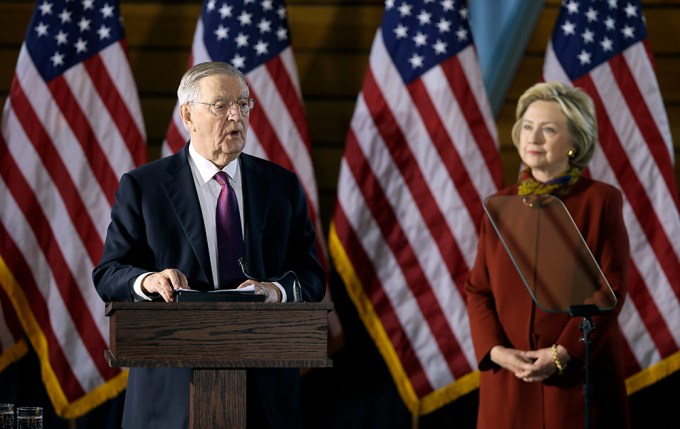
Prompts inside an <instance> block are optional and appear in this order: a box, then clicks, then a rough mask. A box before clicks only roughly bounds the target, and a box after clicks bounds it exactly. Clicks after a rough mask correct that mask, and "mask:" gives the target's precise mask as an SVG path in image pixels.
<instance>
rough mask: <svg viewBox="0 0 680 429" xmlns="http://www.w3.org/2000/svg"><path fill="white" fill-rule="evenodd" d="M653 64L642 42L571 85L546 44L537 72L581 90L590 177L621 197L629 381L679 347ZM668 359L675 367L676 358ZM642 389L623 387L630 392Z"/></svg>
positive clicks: (677, 267) (679, 261) (679, 245)
mask: <svg viewBox="0 0 680 429" xmlns="http://www.w3.org/2000/svg"><path fill="white" fill-rule="evenodd" d="M652 61H653V60H652V57H651V50H650V49H649V47H648V46H647V43H646V42H640V43H638V44H635V45H633V46H631V47H630V48H628V49H626V50H625V51H624V52H623V53H622V54H621V55H618V56H616V57H614V58H612V59H611V60H609V61H608V62H606V63H604V64H602V65H600V66H598V67H596V68H595V69H594V70H593V71H591V72H590V73H589V74H588V75H586V76H584V77H581V78H579V79H578V80H575V81H573V82H572V81H570V80H569V79H568V77H567V76H566V74H565V72H564V70H563V69H562V67H561V65H560V64H559V62H558V61H557V59H556V57H555V53H554V51H553V47H552V44H550V45H549V46H548V49H547V52H546V59H545V65H544V71H543V77H544V79H545V80H546V81H548V80H557V81H561V82H565V83H569V84H571V85H573V86H576V87H581V88H583V89H584V90H586V91H587V92H588V94H589V95H590V96H591V97H592V98H593V100H594V101H595V104H596V110H597V118H598V125H599V137H600V142H599V145H598V147H597V150H596V153H595V156H594V158H593V161H592V162H591V163H590V166H589V171H590V174H591V175H592V176H593V177H594V178H596V179H599V180H603V181H605V182H609V183H611V184H613V185H614V186H616V187H618V188H619V189H620V190H621V191H622V193H623V196H624V201H625V203H624V204H625V206H624V218H625V222H626V226H627V228H628V234H629V236H630V245H631V246H630V247H631V258H630V284H629V286H628V298H627V301H626V303H625V305H624V308H623V311H622V313H621V316H620V317H619V323H620V324H621V326H622V328H623V332H624V335H625V338H626V340H627V346H628V347H627V349H628V353H627V355H626V368H627V371H628V375H629V376H631V375H634V374H636V373H639V372H640V371H642V373H643V374H644V373H645V370H646V369H648V368H650V367H652V366H653V365H655V364H657V363H659V362H661V361H663V360H664V359H666V358H668V357H670V356H672V355H673V354H674V353H676V352H677V351H678V350H679V348H680V330H679V329H678V326H680V241H679V240H678V237H680V204H679V203H678V190H677V187H676V184H675V178H674V172H673V142H672V139H671V134H670V129H669V125H668V118H667V116H666V111H665V109H664V105H663V99H662V97H661V92H660V90H659V86H658V84H657V81H656V76H655V72H654V67H653V62H652ZM672 359H674V360H675V365H676V367H677V365H678V364H679V363H680V361H679V360H678V359H679V356H678V355H677V354H676V355H675V356H674V357H673V358H672ZM663 371H665V370H663ZM652 372H653V371H652ZM664 375H665V374H664ZM647 379H648V381H649V382H653V381H656V379H658V375H655V374H650V375H649V377H647ZM629 381H630V379H629ZM642 384H643V385H644V384H648V383H646V382H644V381H643V382H642ZM640 387H643V386H642V385H640V383H636V385H633V386H632V385H631V384H630V383H629V391H631V390H633V391H634V390H637V389H638V388H640Z"/></svg>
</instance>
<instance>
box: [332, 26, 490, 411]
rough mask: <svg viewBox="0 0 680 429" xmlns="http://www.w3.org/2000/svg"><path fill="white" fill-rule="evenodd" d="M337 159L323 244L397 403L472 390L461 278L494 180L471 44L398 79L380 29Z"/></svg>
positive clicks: (433, 402) (432, 403) (427, 404)
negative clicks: (333, 201)
mask: <svg viewBox="0 0 680 429" xmlns="http://www.w3.org/2000/svg"><path fill="white" fill-rule="evenodd" d="M369 62H370V65H369V68H368V71H367V73H366V76H365V79H364V84H363V88H362V92H361V93H360V94H359V97H358V100H357V104H356V107H355V111H354V115H353V118H352V122H351V129H350V132H349V135H348V137H347V142H346V147H345V154H344V157H343V159H342V163H341V168H340V177H339V181H338V196H337V205H336V209H335V213H334V217H333V226H332V228H331V240H330V249H331V255H332V256H333V259H334V262H335V264H336V266H337V268H338V271H339V272H340V273H341V275H342V277H343V280H344V281H345V284H346V285H347V288H348V291H349V293H350V296H351V297H352V299H353V301H354V303H355V305H356V306H357V308H358V310H359V313H360V315H361V317H362V319H363V321H364V323H365V325H366V326H367V327H368V329H369V332H370V333H371V335H372V336H373V338H374V339H375V340H376V343H377V345H378V348H379V350H380V351H381V353H382V354H383V356H384V358H385V360H386V361H387V364H388V367H389V368H390V371H391V372H392V375H393V376H394V378H395V381H396V384H397V386H398V388H399V390H400V393H401V394H402V397H403V398H404V400H405V402H406V405H407V406H408V407H409V409H411V410H412V411H413V412H417V413H422V412H428V411H431V410H432V409H434V408H436V407H437V406H441V405H443V404H444V403H446V402H448V401H449V400H452V399H454V398H455V397H457V396H460V395H461V394H463V393H466V392H467V391H469V390H471V388H473V387H474V383H467V384H465V386H462V385H460V386H458V385H457V384H456V382H457V381H459V380H461V379H462V378H464V377H465V376H466V375H467V374H470V373H471V372H472V371H473V370H474V369H475V368H476V359H475V356H474V352H473V347H472V340H471V337H470V329H469V323H468V319H467V312H466V306H465V296H464V282H465V279H466V276H467V273H468V271H469V269H470V267H471V266H472V264H473V262H474V258H475V253H476V244H477V238H478V236H477V231H478V224H479V222H480V220H481V218H482V216H483V208H482V201H483V199H484V198H485V197H486V196H487V195H489V194H491V193H493V192H495V191H496V190H497V189H498V187H500V185H501V182H502V178H501V165H500V159H499V156H498V143H497V135H496V128H495V124H494V121H493V116H492V114H491V109H490V107H489V105H488V100H487V98H486V92H485V90H484V85H483V82H482V78H481V73H480V71H479V66H478V62H477V57H476V53H475V50H474V47H472V46H470V47H468V48H466V49H464V50H463V51H461V52H460V53H459V54H458V55H457V56H455V57H453V58H451V59H449V60H447V61H444V62H443V63H441V64H440V65H439V66H436V67H434V68H432V69H431V70H429V71H428V72H426V73H425V74H424V75H423V76H422V77H421V78H420V79H418V80H416V81H414V82H412V83H410V84H408V85H404V82H403V81H402V79H401V77H400V75H399V73H398V71H397V69H396V67H395V66H394V64H393V63H392V60H391V58H390V56H389V54H388V52H387V51H386V48H385V45H384V42H383V40H382V35H381V32H380V30H379V31H378V32H377V34H376V37H375V40H374V42H373V47H372V49H371V55H370V60H369Z"/></svg>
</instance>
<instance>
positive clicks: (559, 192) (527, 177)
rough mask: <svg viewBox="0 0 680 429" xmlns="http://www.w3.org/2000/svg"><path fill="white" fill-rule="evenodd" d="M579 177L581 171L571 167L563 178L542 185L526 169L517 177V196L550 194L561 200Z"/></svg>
mask: <svg viewBox="0 0 680 429" xmlns="http://www.w3.org/2000/svg"><path fill="white" fill-rule="evenodd" d="M579 177H581V170H579V169H578V168H577V167H572V168H571V170H569V171H568V172H567V173H566V174H564V175H563V176H559V177H556V178H554V179H551V180H549V181H547V182H545V183H542V182H539V181H538V180H536V179H534V178H533V176H532V175H531V169H530V168H529V167H526V168H525V169H524V170H522V172H521V173H520V175H519V179H518V183H519V190H518V191H517V195H539V194H551V195H554V196H556V197H557V198H562V197H563V196H565V195H567V194H568V193H569V191H570V190H571V188H572V186H574V184H575V183H576V182H578V179H579Z"/></svg>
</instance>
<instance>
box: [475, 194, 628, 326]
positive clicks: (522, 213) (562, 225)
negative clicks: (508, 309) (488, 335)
mask: <svg viewBox="0 0 680 429" xmlns="http://www.w3.org/2000/svg"><path fill="white" fill-rule="evenodd" d="M484 210H485V211H486V214H487V216H488V217H489V219H490V220H491V223H492V225H493V227H494V229H495V230H496V233H497V234H498V237H499V238H500V240H501V242H502V243H503V246H504V247H505V250H506V251H507V253H508V256H509V257H510V259H511V260H512V263H513V264H514V265H515V268H516V269H517V272H518V273H519V275H520V277H521V278H522V281H523V282H524V284H525V286H526V288H527V290H528V291H529V293H530V294H531V297H532V299H533V300H534V302H536V304H537V305H538V306H539V307H540V308H541V309H543V310H545V311H549V312H559V313H562V312H565V313H566V312H572V311H573V309H574V308H577V307H592V308H594V307H595V306H596V307H597V308H596V310H597V311H605V310H611V309H612V308H614V306H615V305H616V296H615V295H614V292H613V291H612V289H611V286H610V285H609V282H607V279H606V278H605V276H604V274H603V273H602V270H601V269H600V266H599V265H598V264H597V261H595V258H594V257H593V255H592V253H591V251H590V249H589V248H588V245H587V244H586V242H585V240H584V239H583V237H582V235H581V232H580V231H579V229H578V227H577V226H576V224H574V220H573V219H572V217H571V215H570V214H569V211H568V210H567V208H566V207H565V206H564V204H563V203H562V201H561V200H560V199H559V198H556V197H554V196H552V195H546V194H542V195H526V196H520V195H497V196H492V197H489V198H487V199H486V200H485V201H484Z"/></svg>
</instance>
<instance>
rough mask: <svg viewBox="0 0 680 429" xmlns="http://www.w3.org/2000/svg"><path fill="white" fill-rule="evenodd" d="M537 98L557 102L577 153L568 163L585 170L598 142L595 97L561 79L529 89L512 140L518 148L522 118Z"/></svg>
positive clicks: (522, 97)
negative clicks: (565, 119)
mask: <svg viewBox="0 0 680 429" xmlns="http://www.w3.org/2000/svg"><path fill="white" fill-rule="evenodd" d="M534 101H554V102H556V103H558V104H559V105H560V110H562V113H564V116H566V117H567V126H568V129H569V135H570V136H571V143H572V144H573V145H574V152H575V154H574V156H573V157H570V158H569V165H570V166H572V167H577V168H579V169H580V170H583V169H584V168H585V167H586V166H587V165H588V162H590V160H591V159H592V157H593V153H595V144H596V143H597V139H598V137H597V118H596V117H595V106H594V104H593V100H592V99H591V98H590V96H589V95H588V94H586V92H585V91H583V90H582V89H580V88H573V87H570V86H567V85H564V84H562V83H559V82H545V83H543V82H541V83H537V84H536V85H534V86H532V87H531V88H529V89H527V90H526V91H525V92H524V94H522V96H521V97H520V98H519V101H518V102H517V110H516V112H515V125H513V127H512V142H513V143H514V144H515V146H516V147H519V135H520V131H521V126H522V118H523V117H524V113H525V112H526V111H527V108H529V105H531V103H533V102H534Z"/></svg>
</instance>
